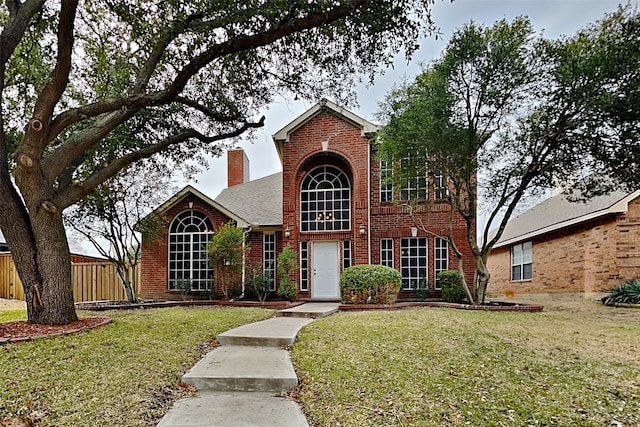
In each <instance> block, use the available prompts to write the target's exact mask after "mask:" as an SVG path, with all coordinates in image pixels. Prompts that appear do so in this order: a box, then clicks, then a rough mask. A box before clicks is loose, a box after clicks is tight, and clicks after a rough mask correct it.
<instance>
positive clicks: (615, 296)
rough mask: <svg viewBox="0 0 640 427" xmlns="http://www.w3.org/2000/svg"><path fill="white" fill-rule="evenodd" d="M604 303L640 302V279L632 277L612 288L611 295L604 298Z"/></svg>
mask: <svg viewBox="0 0 640 427" xmlns="http://www.w3.org/2000/svg"><path fill="white" fill-rule="evenodd" d="M602 303H603V304H604V305H615V304H640V280H639V279H630V280H627V281H626V282H624V283H622V284H621V285H619V286H616V287H615V288H613V289H611V290H610V291H609V295H607V296H605V297H604V298H602Z"/></svg>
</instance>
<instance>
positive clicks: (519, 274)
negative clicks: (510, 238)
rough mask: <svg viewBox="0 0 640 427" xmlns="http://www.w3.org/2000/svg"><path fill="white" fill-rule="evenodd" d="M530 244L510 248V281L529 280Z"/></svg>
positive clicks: (530, 272) (531, 259)
mask: <svg viewBox="0 0 640 427" xmlns="http://www.w3.org/2000/svg"><path fill="white" fill-rule="evenodd" d="M532 267H533V246H532V244H531V242H524V243H519V244H517V245H513V246H511V280H530V279H531V276H532V272H533V268H532Z"/></svg>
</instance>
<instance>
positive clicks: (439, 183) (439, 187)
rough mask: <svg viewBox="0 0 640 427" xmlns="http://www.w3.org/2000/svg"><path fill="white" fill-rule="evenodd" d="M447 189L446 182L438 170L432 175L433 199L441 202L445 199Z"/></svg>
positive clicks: (447, 192)
mask: <svg viewBox="0 0 640 427" xmlns="http://www.w3.org/2000/svg"><path fill="white" fill-rule="evenodd" d="M448 194H449V189H448V188H447V180H446V178H445V176H444V174H443V173H442V171H440V170H436V171H435V172H434V173H433V198H434V199H436V200H441V199H444V198H445V197H447V195H448Z"/></svg>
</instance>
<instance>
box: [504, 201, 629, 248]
mask: <svg viewBox="0 0 640 427" xmlns="http://www.w3.org/2000/svg"><path fill="white" fill-rule="evenodd" d="M638 197H640V191H635V192H633V193H629V192H626V191H615V192H613V193H611V194H608V195H604V196H599V197H595V198H593V199H591V200H590V201H588V202H586V203H584V202H570V201H569V200H567V198H566V196H565V195H564V194H558V195H555V196H553V197H550V198H549V199H547V200H545V201H543V202H542V203H540V204H538V205H536V206H534V207H533V208H531V209H529V210H527V211H525V212H523V213H522V214H521V215H519V216H517V217H515V218H513V219H512V220H511V221H509V222H508V223H507V227H506V228H505V230H504V233H503V234H502V237H501V238H500V240H499V241H498V243H496V245H495V246H494V247H495V248H499V247H502V246H507V245H512V244H514V243H517V242H521V241H525V240H530V239H532V238H534V237H537V236H540V235H543V234H546V233H549V232H552V231H556V230H559V229H562V228H566V227H570V226H573V225H576V224H580V223H582V222H585V221H590V220H593V219H596V218H601V217H604V216H607V215H613V214H618V213H624V212H626V211H627V210H628V205H629V202H631V201H632V200H634V199H636V198H638Z"/></svg>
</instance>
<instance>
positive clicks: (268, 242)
mask: <svg viewBox="0 0 640 427" xmlns="http://www.w3.org/2000/svg"><path fill="white" fill-rule="evenodd" d="M262 258H263V272H264V274H268V275H269V278H270V280H271V287H270V289H271V290H272V291H275V290H276V235H275V233H265V234H263V235H262Z"/></svg>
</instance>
